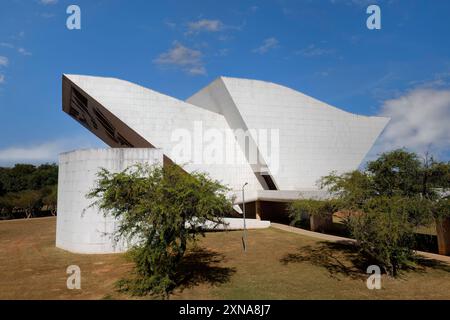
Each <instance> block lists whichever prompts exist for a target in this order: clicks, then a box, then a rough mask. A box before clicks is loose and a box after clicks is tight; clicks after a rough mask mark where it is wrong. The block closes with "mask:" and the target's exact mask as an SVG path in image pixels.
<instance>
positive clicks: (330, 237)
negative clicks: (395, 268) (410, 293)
mask: <svg viewBox="0 0 450 320" xmlns="http://www.w3.org/2000/svg"><path fill="white" fill-rule="evenodd" d="M270 226H271V227H274V228H276V229H280V230H284V231H288V232H292V233H296V234H301V235H303V236H307V237H313V238H317V239H321V240H326V241H331V242H338V241H345V242H351V243H355V242H356V240H355V239H350V238H344V237H338V236H333V235H330V234H324V233H319V232H314V231H309V230H305V229H300V228H296V227H291V226H287V225H285V224H280V223H273V222H272V223H271V224H270ZM416 252H417V253H418V254H419V255H421V256H422V257H425V258H428V259H434V260H438V261H442V262H446V263H448V264H450V257H449V256H443V255H440V254H435V253H430V252H423V251H416Z"/></svg>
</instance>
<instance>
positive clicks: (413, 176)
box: [367, 149, 423, 196]
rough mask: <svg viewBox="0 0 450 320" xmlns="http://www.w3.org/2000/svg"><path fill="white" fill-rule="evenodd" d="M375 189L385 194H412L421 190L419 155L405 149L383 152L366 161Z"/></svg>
mask: <svg viewBox="0 0 450 320" xmlns="http://www.w3.org/2000/svg"><path fill="white" fill-rule="evenodd" d="M367 171H368V173H369V174H371V176H372V179H373V182H374V183H373V186H374V188H375V191H376V192H377V193H378V194H380V195H387V196H394V195H400V196H413V195H416V194H419V193H421V191H422V190H423V188H422V187H423V186H422V181H423V170H422V163H421V161H420V159H419V157H418V156H417V155H416V154H415V153H412V152H408V151H405V150H401V149H399V150H394V151H391V152H387V153H383V154H382V155H381V156H380V157H379V158H378V159H376V160H374V161H370V162H368V163H367Z"/></svg>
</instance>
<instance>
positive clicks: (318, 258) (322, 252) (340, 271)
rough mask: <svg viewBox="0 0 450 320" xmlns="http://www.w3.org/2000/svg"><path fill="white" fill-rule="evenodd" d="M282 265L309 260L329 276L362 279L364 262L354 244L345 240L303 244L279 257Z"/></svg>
mask: <svg viewBox="0 0 450 320" xmlns="http://www.w3.org/2000/svg"><path fill="white" fill-rule="evenodd" d="M280 262H281V263H282V264H284V265H287V264H290V263H302V262H309V263H311V264H313V265H314V266H318V267H323V268H325V269H326V270H327V271H328V273H329V276H330V277H332V278H335V279H337V280H339V276H345V277H350V278H351V279H362V278H363V277H364V276H366V274H365V269H364V266H365V265H366V263H365V262H364V261H363V260H361V259H360V258H359V256H358V251H357V248H356V246H355V245H353V244H352V243H349V242H347V241H339V242H320V243H319V245H318V246H304V247H301V248H298V250H297V252H295V253H289V254H287V255H285V256H284V257H283V258H281V259H280Z"/></svg>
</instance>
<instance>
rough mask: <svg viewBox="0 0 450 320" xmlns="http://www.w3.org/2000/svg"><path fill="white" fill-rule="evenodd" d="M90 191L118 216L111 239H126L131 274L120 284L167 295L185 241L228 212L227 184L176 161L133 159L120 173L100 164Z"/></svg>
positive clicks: (106, 210)
mask: <svg viewBox="0 0 450 320" xmlns="http://www.w3.org/2000/svg"><path fill="white" fill-rule="evenodd" d="M98 177H99V180H98V184H97V186H96V188H94V189H93V190H92V191H91V192H90V193H89V195H88V196H89V197H91V198H96V199H97V200H96V201H95V202H94V203H93V205H95V206H98V208H100V209H101V210H103V211H104V214H105V215H111V216H113V217H114V218H116V219H117V221H118V223H119V225H118V228H117V230H116V232H115V233H114V239H115V240H116V241H119V240H121V239H123V238H125V239H127V240H128V242H129V243H130V244H131V245H132V248H131V250H130V257H131V259H132V260H133V261H134V263H135V269H134V271H135V276H134V278H132V279H124V280H122V281H120V282H119V288H120V289H121V290H124V291H128V292H131V293H132V294H136V295H145V294H157V295H163V296H164V297H167V296H168V294H169V292H170V291H171V290H172V289H173V288H174V287H175V286H176V284H177V283H176V280H175V275H176V272H177V267H178V265H179V263H180V261H181V259H182V257H183V255H184V253H185V251H186V248H187V245H188V242H190V241H195V240H196V238H197V237H198V236H199V235H203V234H204V230H203V229H202V225H203V223H205V222H206V221H211V222H213V223H215V224H219V223H222V222H223V221H222V219H221V217H222V216H223V214H224V213H228V212H231V210H232V204H231V201H230V200H229V199H228V198H227V196H226V193H227V191H228V189H227V188H226V187H224V186H222V185H221V184H220V183H218V182H217V181H214V180H211V179H210V178H209V177H208V176H207V175H205V174H203V173H192V174H187V173H185V172H184V171H183V170H182V169H181V168H179V167H177V166H175V165H168V166H164V167H160V166H148V165H136V166H133V167H131V168H129V169H126V170H124V171H122V172H119V173H110V172H109V171H107V170H105V169H102V170H101V171H100V172H99V173H98Z"/></svg>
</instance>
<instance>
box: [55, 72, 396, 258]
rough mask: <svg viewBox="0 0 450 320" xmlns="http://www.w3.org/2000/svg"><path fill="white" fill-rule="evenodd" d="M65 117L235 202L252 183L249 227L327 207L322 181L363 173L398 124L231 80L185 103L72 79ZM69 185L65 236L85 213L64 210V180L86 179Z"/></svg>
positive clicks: (67, 80)
mask: <svg viewBox="0 0 450 320" xmlns="http://www.w3.org/2000/svg"><path fill="white" fill-rule="evenodd" d="M63 110H64V111H65V112H66V113H68V114H69V115H71V116H72V117H73V118H74V119H75V120H77V121H78V122H80V123H81V124H82V125H83V126H85V127H86V128H87V129H89V130H90V131H91V132H93V133H94V134H95V135H97V136H98V137H99V138H100V139H102V140H103V141H104V142H105V143H106V144H108V145H109V146H110V147H112V148H130V149H131V150H133V148H155V149H156V150H158V151H156V150H155V153H154V154H153V153H149V154H148V156H149V159H147V160H148V161H150V162H153V161H157V162H158V161H159V162H161V161H162V163H168V162H174V163H177V164H179V165H182V166H183V167H184V169H185V170H186V171H187V172H193V171H203V172H207V173H209V175H210V176H211V177H212V178H214V179H216V180H219V181H221V182H222V183H223V184H226V185H228V186H229V187H230V189H231V190H233V191H234V192H235V195H236V196H237V202H238V203H240V202H242V200H241V192H240V190H241V189H242V186H243V185H244V183H248V185H247V186H246V199H248V200H246V203H248V204H247V205H246V208H247V209H248V212H249V214H250V217H253V218H261V217H262V218H267V219H272V220H277V215H280V216H282V214H283V213H282V212H281V211H283V210H284V209H283V208H282V205H281V204H283V203H286V202H288V201H291V200H293V199H296V198H298V197H300V196H304V197H325V196H326V194H324V192H323V191H321V190H319V189H318V187H317V185H316V182H317V180H318V179H319V178H320V177H322V176H324V175H327V174H329V173H330V172H331V171H336V172H337V173H343V172H346V171H350V170H354V169H357V168H358V166H359V165H360V163H361V161H362V160H363V158H364V157H365V155H366V154H367V152H368V151H369V150H370V148H371V147H372V145H373V143H374V142H375V140H376V138H377V137H378V135H379V134H380V133H381V131H382V130H383V129H384V127H385V126H386V124H387V122H388V121H389V119H387V118H382V117H366V116H359V115H355V114H351V113H348V112H345V111H343V110H340V109H337V108H335V107H332V106H330V105H328V104H326V103H324V102H321V101H319V100H316V99H314V98H311V97H308V96H306V95H304V94H302V93H300V92H297V91H295V90H292V89H289V88H286V87H283V86H280V85H277V84H273V83H269V82H264V81H257V80H247V79H236V78H226V77H220V78H218V79H216V80H215V81H213V82H212V83H211V84H209V85H208V86H206V87H205V88H203V89H201V90H200V91H199V92H197V93H195V94H194V95H193V96H192V97H190V98H189V99H187V101H181V100H178V99H176V98H173V97H170V96H167V95H164V94H161V93H158V92H156V91H153V90H151V89H147V88H144V87H141V86H139V85H136V84H133V83H130V82H127V81H123V80H119V79H113V78H101V77H92V76H80V75H64V76H63ZM138 150H139V149H138ZM130 152H132V151H130ZM147 152H150V151H147ZM156 154H158V157H159V155H160V156H161V157H162V158H161V157H160V158H158V159H156V158H155V155H156ZM130 156H131V154H130ZM65 157H68V156H64V155H63V156H62V157H61V164H62V165H63V166H64V161H66V160H65V159H66V158H65ZM133 157H134V155H133ZM135 160H136V161H145V159H142V158H140V156H139V157H137V158H136V159H135ZM101 161H103V160H101ZM66 166H67V167H70V166H72V164H66ZM113 167H114V168H117V169H119V167H118V166H116V165H114V166H113ZM60 170H62V169H60ZM72 172H73V174H74V175H76V174H79V175H83V171H82V170H80V171H78V173H75V172H74V171H72ZM84 176H86V175H84ZM67 177H68V176H67V175H65V174H64V173H62V176H60V181H61V182H62V183H61V187H60V190H59V191H60V192H61V194H62V197H63V199H64V201H63V200H61V201H59V200H58V204H59V207H58V232H59V233H61V232H64V233H69V231H70V230H69V231H67V230H68V229H64V228H63V225H62V224H61V223H60V221H59V220H60V219H61V220H63V219H64V220H65V221H70V219H69V218H68V217H67V215H74V214H75V212H76V211H77V210H80V208H69V207H65V205H64V203H65V201H75V200H70V199H69V198H66V197H68V196H66V195H65V194H66V193H67V192H66V188H68V186H67V184H66V183H65V181H64V179H75V180H76V179H79V178H77V177H75V176H71V177H69V178H67ZM83 178H84V177H83ZM80 179H81V176H80ZM85 179H87V178H85ZM92 182H93V181H87V182H86V183H92ZM73 196H74V197H81V195H80V194H78V195H73ZM68 199H69V200H68ZM280 205H281V206H280ZM247 206H248V207H247ZM69 212H70V213H69ZM74 219H75V218H74ZM281 220H282V219H281ZM70 223H74V224H76V223H75V222H68V223H66V226H67V225H68V224H70ZM80 228H84V227H80ZM86 228H88V227H86ZM88 229H89V228H88ZM89 230H91V229H89ZM70 232H72V233H73V234H75V233H78V231H73V230H72V231H70ZM90 232H91V231H88V232H87V234H90ZM65 236H66V235H64V237H65ZM64 237H63V236H61V240H60V241H59V242H58V243H59V244H60V245H61V246H63V245H62V244H63V241H64V240H63V239H64ZM94 238H95V237H94ZM86 239H87V238H86ZM86 241H87V242H89V241H91V240H89V239H87V240H86ZM64 247H66V248H67V247H68V246H67V245H65V246H64ZM102 250H103V249H102ZM105 250H106V249H105ZM100 251H101V250H100Z"/></svg>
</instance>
